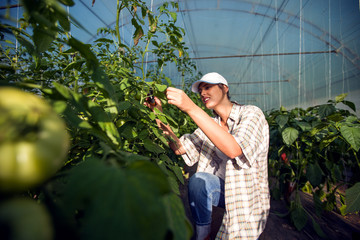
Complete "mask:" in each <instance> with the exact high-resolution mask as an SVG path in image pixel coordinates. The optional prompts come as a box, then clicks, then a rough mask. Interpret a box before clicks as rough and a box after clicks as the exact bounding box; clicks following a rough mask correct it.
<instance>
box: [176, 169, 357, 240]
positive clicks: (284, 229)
mask: <svg viewBox="0 0 360 240" xmlns="http://www.w3.org/2000/svg"><path fill="white" fill-rule="evenodd" d="M193 171H194V169H193V168H190V169H186V172H189V174H190V176H191V174H192V173H193ZM180 192H181V195H182V196H181V197H182V200H183V203H184V206H185V211H186V214H187V216H188V218H189V219H190V221H192V222H193V220H192V217H191V213H190V208H189V204H188V201H187V185H186V184H185V185H182V186H180ZM301 201H302V204H303V206H304V208H305V209H306V210H307V211H308V212H309V213H311V215H312V217H313V218H314V219H315V221H316V222H317V223H318V224H319V225H320V227H321V228H322V230H323V232H324V233H325V235H326V236H327V238H326V239H328V240H340V239H341V240H348V239H349V240H359V239H360V215H359V214H351V215H348V216H345V217H343V216H341V215H340V214H337V213H335V212H324V213H323V216H322V218H319V217H317V216H316V214H315V211H314V207H313V202H312V196H311V195H308V194H305V193H301ZM286 212H287V207H286V204H285V202H284V201H282V200H279V201H275V200H271V208H270V215H269V218H268V221H267V224H266V228H265V230H264V232H263V233H262V234H261V236H260V238H259V239H260V240H321V239H323V238H321V237H319V236H318V235H317V234H316V232H315V230H314V229H313V226H312V221H311V219H309V220H308V223H307V225H306V226H305V228H304V229H303V230H302V231H297V230H296V228H295V227H294V226H293V225H292V224H291V221H290V219H289V218H286V217H284V218H283V217H279V216H278V215H277V213H286ZM223 214H224V210H223V209H220V208H214V210H213V223H212V235H211V239H215V236H216V233H217V231H218V229H219V227H220V225H221V221H222V217H223ZM193 239H195V238H192V239H191V240H193Z"/></svg>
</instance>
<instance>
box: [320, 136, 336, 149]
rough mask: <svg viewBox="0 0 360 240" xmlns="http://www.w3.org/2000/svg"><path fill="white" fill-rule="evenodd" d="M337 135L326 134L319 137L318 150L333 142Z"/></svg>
mask: <svg viewBox="0 0 360 240" xmlns="http://www.w3.org/2000/svg"><path fill="white" fill-rule="evenodd" d="M338 137H339V136H338V135H337V134H333V135H328V136H326V137H324V138H322V139H321V142H320V146H319V147H320V150H323V149H324V148H326V147H328V146H329V145H330V144H331V143H332V142H334V141H335V140H336V139H337V138H338Z"/></svg>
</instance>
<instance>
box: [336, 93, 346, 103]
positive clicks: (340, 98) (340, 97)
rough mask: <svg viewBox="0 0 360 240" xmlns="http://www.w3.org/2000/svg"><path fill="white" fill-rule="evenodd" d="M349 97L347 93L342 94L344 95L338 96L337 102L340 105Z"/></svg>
mask: <svg viewBox="0 0 360 240" xmlns="http://www.w3.org/2000/svg"><path fill="white" fill-rule="evenodd" d="M347 95H348V94H347V93H342V94H340V95H338V96H336V97H335V102H337V103H339V102H342V101H344V99H345V98H346V96H347Z"/></svg>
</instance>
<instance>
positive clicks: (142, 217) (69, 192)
mask: <svg viewBox="0 0 360 240" xmlns="http://www.w3.org/2000/svg"><path fill="white" fill-rule="evenodd" d="M94 2H95V1H94ZM64 5H66V6H69V7H71V6H73V5H74V2H73V1H72V0H39V1H37V4H34V3H33V1H28V0H23V1H22V6H23V7H24V10H25V11H24V12H25V14H24V18H22V19H20V21H19V22H20V23H21V27H20V28H15V27H13V26H9V25H5V24H1V31H2V32H3V33H6V34H10V35H12V36H14V37H15V38H16V39H17V41H18V42H19V43H20V47H18V48H17V49H16V48H15V46H14V44H13V43H12V42H11V41H10V40H9V39H6V38H4V39H3V40H2V41H3V43H4V44H2V46H1V56H0V57H1V73H0V74H1V75H0V76H1V85H6V86H13V87H17V88H19V89H22V90H24V91H27V92H31V93H33V94H36V95H39V96H41V97H43V98H44V99H46V100H47V101H48V102H49V103H50V104H51V106H52V108H53V110H54V111H56V112H57V113H58V114H59V115H60V116H62V117H63V119H64V120H65V122H66V124H67V129H68V132H69V133H70V135H71V146H70V151H69V153H68V158H67V160H66V162H64V164H63V167H62V168H61V169H60V170H59V171H58V172H57V174H55V175H54V176H53V177H52V178H51V179H50V180H48V181H46V182H44V183H43V184H41V185H40V186H34V187H33V188H30V189H29V190H28V191H26V192H20V193H19V192H15V193H14V192H11V193H9V192H6V193H1V196H0V230H1V231H0V232H4V231H5V232H6V231H11V230H10V229H11V228H9V226H7V225H6V224H3V221H8V220H9V218H12V219H13V218H16V210H15V209H17V206H18V205H17V201H18V200H14V201H12V200H13V199H14V198H15V197H17V196H19V195H20V196H22V197H23V198H25V201H33V200H35V201H37V206H38V205H40V206H41V208H39V209H38V207H33V208H34V211H33V213H32V214H33V215H36V217H37V218H39V219H45V220H44V221H46V219H50V220H49V221H48V222H47V224H45V226H48V227H47V228H45V229H43V230H41V229H42V228H41V227H39V226H38V228H36V227H31V228H28V227H26V226H25V224H23V225H21V223H22V222H26V221H22V219H21V217H19V219H17V220H18V221H17V220H16V219H15V221H16V222H19V224H18V225H17V226H18V227H19V228H20V229H22V231H23V232H25V233H24V234H27V236H33V235H35V237H34V239H49V238H47V237H44V238H41V237H40V235H41V231H43V232H46V233H44V234H43V235H44V236H51V235H52V236H54V238H55V239H79V238H80V239H116V238H122V239H156V240H157V239H189V238H190V236H191V234H192V227H191V225H190V222H189V221H188V219H187V217H186V215H185V211H184V208H183V205H182V202H181V199H180V197H179V195H180V192H179V184H183V183H184V177H183V171H182V163H181V161H179V158H178V157H177V156H175V155H174V154H173V153H172V151H171V150H170V149H169V148H168V147H167V146H168V144H167V142H168V141H169V139H166V138H165V137H164V136H163V135H162V133H161V131H160V130H159V129H158V127H157V126H156V123H155V121H154V120H155V118H156V117H157V118H159V119H160V120H161V121H163V122H164V123H165V124H170V125H171V126H172V128H173V129H174V131H175V133H178V134H181V133H182V132H183V131H191V130H193V129H194V128H195V124H194V123H193V122H191V120H190V119H189V118H188V117H187V116H186V115H184V114H182V113H181V112H180V111H178V110H177V109H175V108H174V107H171V106H168V105H167V104H166V101H165V94H164V91H165V90H166V88H167V86H170V85H171V84H172V83H171V79H170V77H169V76H167V75H166V74H165V73H164V71H163V67H164V66H165V65H166V64H174V65H175V66H176V67H177V70H178V71H179V74H180V75H181V76H183V83H182V85H183V87H184V89H186V87H187V86H189V84H190V82H191V81H193V78H194V77H195V75H194V73H195V70H196V68H195V65H194V64H193V63H191V61H190V60H189V58H188V54H187V49H186V48H185V45H184V42H183V36H184V31H183V29H181V28H179V27H177V26H176V12H175V11H176V9H177V3H174V2H171V3H164V4H163V5H161V6H160V7H159V9H158V11H157V12H158V13H157V14H154V13H153V12H151V11H150V10H149V8H148V7H147V6H146V5H145V4H144V3H143V2H142V1H138V0H124V1H119V0H118V1H117V21H116V24H115V29H110V28H102V29H99V33H102V34H107V36H108V37H106V38H105V37H103V38H98V39H97V40H96V41H94V43H93V44H92V45H90V44H84V43H82V42H81V41H79V40H77V39H76V38H74V37H72V36H71V35H70V34H69V31H70V23H71V21H72V22H73V23H75V24H77V25H79V26H80V24H78V23H77V22H76V19H74V18H72V17H71V16H68V14H67V12H66V11H65V10H64V8H63V6H64ZM94 7H95V8H96V2H95V5H94ZM121 11H129V12H130V14H131V16H132V20H131V23H132V25H133V26H134V29H135V31H134V35H133V39H134V44H133V46H127V45H125V44H124V43H122V42H121V36H120V31H119V19H120V18H119V16H120V13H121ZM80 27H81V26H80ZM145 29H148V30H145ZM159 39H163V40H159ZM5 43H6V44H5ZM148 53H151V54H152V55H153V56H156V59H157V61H156V63H154V64H152V66H151V67H150V68H149V69H146V68H145V56H146V54H148ZM185 76H187V77H185ZM150 89H151V90H152V91H153V92H154V95H155V96H157V97H158V98H160V99H161V100H162V102H163V104H164V106H163V109H164V113H157V115H155V113H154V112H152V111H150V109H149V108H147V107H145V106H144V101H146V98H147V95H148V93H149V91H150ZM192 97H193V99H194V100H195V101H199V100H198V99H196V98H194V95H192ZM31 199H32V200H31ZM9 202H10V203H9ZM2 204H3V205H2ZM19 204H23V203H22V202H21V201H20V203H19ZM26 204H29V205H31V204H32V203H26ZM26 204H25V205H26ZM1 206H3V207H1ZM6 206H12V207H11V208H9V209H12V210H10V213H9V215H6V214H4V215H1V214H2V213H3V212H2V211H1V209H7V207H6ZM31 206H32V205H31ZM44 209H45V210H44ZM39 223H40V221H39ZM34 224H35V225H36V223H34ZM10 227H11V226H10ZM49 228H51V229H49ZM36 229H40V230H39V231H40V234H34V231H35V230H36Z"/></svg>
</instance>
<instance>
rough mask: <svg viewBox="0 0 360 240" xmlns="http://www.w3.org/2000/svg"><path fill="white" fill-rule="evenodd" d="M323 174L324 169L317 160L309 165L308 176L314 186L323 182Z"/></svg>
mask: <svg viewBox="0 0 360 240" xmlns="http://www.w3.org/2000/svg"><path fill="white" fill-rule="evenodd" d="M322 175H323V174H322V170H321V168H320V166H319V164H318V163H317V162H316V163H314V164H309V165H308V166H307V168H306V177H307V179H308V180H309V182H310V183H311V185H312V186H313V187H314V188H315V187H317V186H319V185H320V184H321V182H322Z"/></svg>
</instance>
